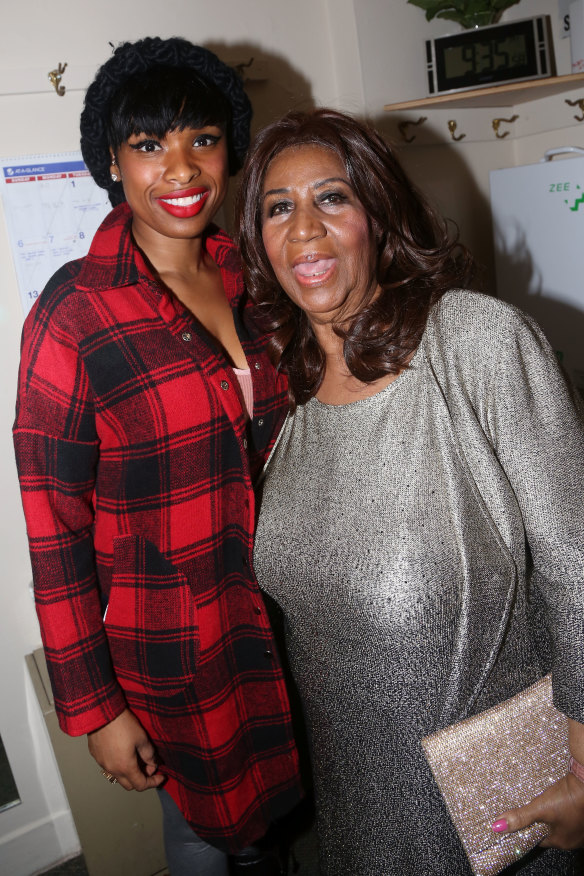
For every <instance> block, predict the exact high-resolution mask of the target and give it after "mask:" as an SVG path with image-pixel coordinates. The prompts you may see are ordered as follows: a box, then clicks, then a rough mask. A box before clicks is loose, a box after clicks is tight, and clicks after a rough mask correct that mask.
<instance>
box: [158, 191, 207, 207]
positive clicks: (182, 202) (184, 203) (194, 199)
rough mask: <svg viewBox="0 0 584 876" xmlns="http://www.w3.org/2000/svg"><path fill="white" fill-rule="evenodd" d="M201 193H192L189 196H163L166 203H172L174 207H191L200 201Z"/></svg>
mask: <svg viewBox="0 0 584 876" xmlns="http://www.w3.org/2000/svg"><path fill="white" fill-rule="evenodd" d="M202 197H203V195H202V194H200V195H191V196H190V197H189V198H161V200H162V201H164V203H165V204H171V205H172V206H173V207H191V206H192V205H193V204H196V203H198V202H199V201H200V200H201V198H202Z"/></svg>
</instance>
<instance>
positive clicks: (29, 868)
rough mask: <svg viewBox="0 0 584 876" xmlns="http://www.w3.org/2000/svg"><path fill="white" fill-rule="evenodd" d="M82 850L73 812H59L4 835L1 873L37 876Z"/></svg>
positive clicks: (0, 839)
mask: <svg viewBox="0 0 584 876" xmlns="http://www.w3.org/2000/svg"><path fill="white" fill-rule="evenodd" d="M80 853H81V848H80V846H79V840H78V838H77V833H76V831H75V826H74V824H73V819H72V818H71V813H70V812H61V813H56V814H55V815H53V816H51V817H47V818H44V819H42V820H40V821H36V822H34V823H33V824H27V825H26V826H25V827H23V828H20V829H19V830H15V831H13V832H12V833H9V834H6V835H5V836H3V837H0V876H33V874H35V873H42V872H43V871H44V870H48V869H49V868H50V867H51V866H52V865H53V864H56V863H57V862H58V861H62V860H63V859H65V858H69V857H72V856H74V855H76V854H80Z"/></svg>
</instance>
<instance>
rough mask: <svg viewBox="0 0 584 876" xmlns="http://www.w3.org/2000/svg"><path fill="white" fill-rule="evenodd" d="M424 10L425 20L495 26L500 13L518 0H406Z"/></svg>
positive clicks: (463, 25)
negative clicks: (439, 19)
mask: <svg viewBox="0 0 584 876" xmlns="http://www.w3.org/2000/svg"><path fill="white" fill-rule="evenodd" d="M407 2H408V3H411V5H412V6H417V7H418V8H419V9H422V10H424V12H425V13H426V19H427V20H428V21H432V19H433V18H443V19H447V20H448V21H456V22H457V24H460V25H461V26H462V27H465V28H473V27H482V26H484V25H488V24H495V23H496V22H497V21H498V20H499V18H500V17H501V14H502V12H503V11H504V10H505V9H508V8H509V6H514V5H515V4H517V3H519V2H520V0H407Z"/></svg>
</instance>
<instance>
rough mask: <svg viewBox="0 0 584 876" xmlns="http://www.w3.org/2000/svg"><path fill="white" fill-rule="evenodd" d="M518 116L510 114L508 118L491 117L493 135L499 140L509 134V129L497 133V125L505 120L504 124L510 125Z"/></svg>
mask: <svg viewBox="0 0 584 876" xmlns="http://www.w3.org/2000/svg"><path fill="white" fill-rule="evenodd" d="M518 118H519V116H511V118H510V119H493V131H494V132H495V137H498V138H499V140H502V139H503V137H506V136H507V135H508V134H509V131H504V133H503V134H499V127H500V125H501V122H505V124H506V125H510V124H511V123H512V122H516V121H517V119H518Z"/></svg>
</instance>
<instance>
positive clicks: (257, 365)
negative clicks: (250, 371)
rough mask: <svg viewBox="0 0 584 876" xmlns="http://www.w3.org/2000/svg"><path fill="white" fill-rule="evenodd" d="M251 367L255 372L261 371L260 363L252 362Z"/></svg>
mask: <svg viewBox="0 0 584 876" xmlns="http://www.w3.org/2000/svg"><path fill="white" fill-rule="evenodd" d="M253 367H254V368H255V370H256V371H261V369H262V363H261V362H254V364H253Z"/></svg>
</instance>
